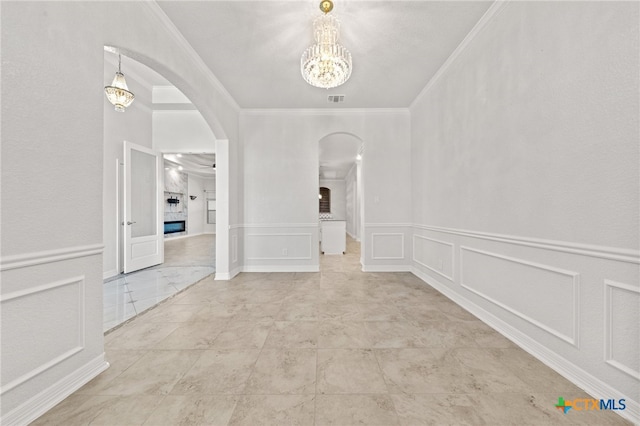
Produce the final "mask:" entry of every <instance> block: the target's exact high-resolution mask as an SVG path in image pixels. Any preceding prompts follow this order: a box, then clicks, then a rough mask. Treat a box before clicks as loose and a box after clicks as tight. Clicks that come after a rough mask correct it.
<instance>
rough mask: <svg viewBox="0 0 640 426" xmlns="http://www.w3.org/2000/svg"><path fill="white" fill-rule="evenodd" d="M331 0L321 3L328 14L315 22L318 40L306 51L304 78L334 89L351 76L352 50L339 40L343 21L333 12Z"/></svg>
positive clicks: (321, 7)
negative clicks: (332, 13) (332, 14)
mask: <svg viewBox="0 0 640 426" xmlns="http://www.w3.org/2000/svg"><path fill="white" fill-rule="evenodd" d="M332 9H333V3H332V2H331V1H330V0H323V1H322V2H320V10H322V12H324V15H322V16H319V17H318V18H316V19H315V20H314V21H313V34H314V38H315V40H316V43H315V44H314V45H313V46H311V47H309V48H308V49H307V50H305V52H304V53H303V54H302V59H301V60H300V65H301V70H302V77H303V78H304V80H305V81H306V82H307V83H309V84H310V85H312V86H315V87H321V88H323V89H330V88H332V87H338V86H340V85H341V84H343V83H345V82H346V81H347V80H348V79H349V77H351V53H349V51H348V50H347V49H345V48H344V46H342V45H341V44H339V43H338V37H339V36H340V21H338V20H337V19H336V18H334V17H333V16H331V15H329V12H331V10H332Z"/></svg>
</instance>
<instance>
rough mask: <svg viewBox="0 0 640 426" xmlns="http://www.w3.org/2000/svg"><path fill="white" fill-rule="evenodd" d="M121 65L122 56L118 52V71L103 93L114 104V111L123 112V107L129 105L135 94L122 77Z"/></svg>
mask: <svg viewBox="0 0 640 426" xmlns="http://www.w3.org/2000/svg"><path fill="white" fill-rule="evenodd" d="M121 65H122V57H121V56H120V54H119V53H118V71H117V72H116V76H115V77H113V82H112V83H111V86H105V88H104V93H105V94H106V95H107V99H108V100H109V102H111V103H112V104H113V105H114V106H115V109H116V111H118V112H124V109H125V108H126V107H128V106H129V105H131V103H132V102H133V99H134V98H135V95H134V94H133V93H131V92H130V91H129V88H128V87H127V82H126V81H125V79H124V74H122V71H121V70H120V68H121Z"/></svg>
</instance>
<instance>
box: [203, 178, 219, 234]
mask: <svg viewBox="0 0 640 426" xmlns="http://www.w3.org/2000/svg"><path fill="white" fill-rule="evenodd" d="M202 195H203V201H204V206H203V209H204V211H203V215H204V219H203V220H204V223H203V232H204V233H205V234H215V233H216V225H215V224H211V223H207V200H209V199H212V200H216V204H217V199H216V179H215V178H207V179H203V181H202Z"/></svg>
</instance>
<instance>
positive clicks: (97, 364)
mask: <svg viewBox="0 0 640 426" xmlns="http://www.w3.org/2000/svg"><path fill="white" fill-rule="evenodd" d="M107 368H109V363H108V362H106V361H105V359H104V353H102V354H101V355H100V356H98V357H96V358H94V359H93V360H91V361H89V362H88V363H87V364H85V365H84V366H82V367H80V368H79V369H77V370H76V371H75V372H73V373H71V374H70V375H68V376H66V377H64V378H62V379H61V380H59V381H58V382H56V383H54V384H53V385H51V386H49V387H48V388H47V389H45V390H43V391H41V392H39V393H38V394H36V395H34V396H32V397H31V398H29V399H28V400H27V401H25V402H24V403H22V404H21V405H20V406H18V407H16V408H14V409H13V410H11V411H10V412H8V413H7V414H6V415H4V416H2V419H0V424H2V425H3V426H14V425H15V426H22V425H26V424H29V423H31V422H33V421H34V420H36V419H37V418H38V417H40V416H42V415H43V414H44V413H46V412H47V411H49V410H50V409H52V408H53V407H55V406H56V405H57V404H59V403H60V402H61V401H62V400H64V399H65V398H66V397H68V396H69V395H71V394H72V393H74V392H75V391H77V390H78V389H80V388H81V387H82V386H84V385H85V384H86V383H88V382H89V381H90V380H91V379H93V378H94V377H96V376H97V375H98V374H100V373H102V372H103V371H104V370H106V369H107Z"/></svg>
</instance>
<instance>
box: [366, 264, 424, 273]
mask: <svg viewBox="0 0 640 426" xmlns="http://www.w3.org/2000/svg"><path fill="white" fill-rule="evenodd" d="M412 269H413V268H412V267H411V265H362V272H412Z"/></svg>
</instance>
